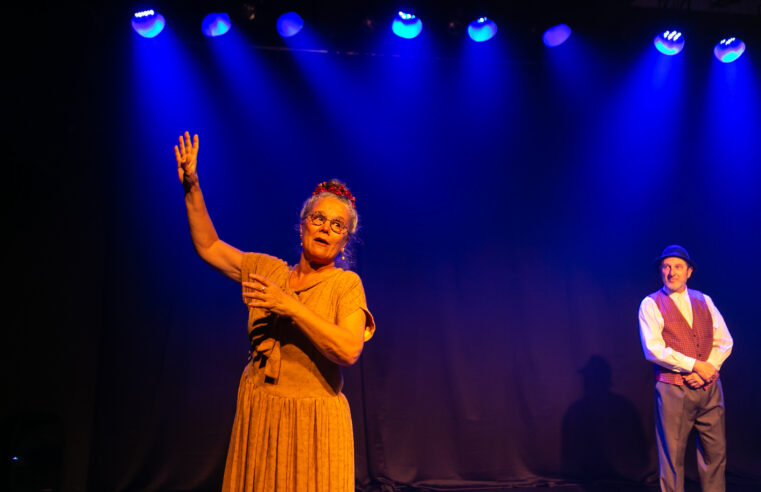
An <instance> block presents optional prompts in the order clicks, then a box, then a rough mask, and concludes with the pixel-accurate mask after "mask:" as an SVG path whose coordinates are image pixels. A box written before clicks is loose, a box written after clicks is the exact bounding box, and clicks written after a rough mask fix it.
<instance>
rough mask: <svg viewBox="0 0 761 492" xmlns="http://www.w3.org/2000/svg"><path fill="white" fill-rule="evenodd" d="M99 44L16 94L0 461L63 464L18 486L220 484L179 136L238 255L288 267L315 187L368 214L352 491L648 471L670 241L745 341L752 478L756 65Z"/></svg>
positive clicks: (219, 298) (202, 277) (569, 51)
mask: <svg viewBox="0 0 761 492" xmlns="http://www.w3.org/2000/svg"><path fill="white" fill-rule="evenodd" d="M50 15H51V17H52V14H50ZM114 17H115V14H114ZM107 19H110V18H108V17H107ZM104 22H105V21H104ZM109 22H110V20H109ZM51 24H52V20H51ZM104 31H105V30H104V29H101V30H100V31H96V32H95V33H94V34H93V33H90V34H85V35H81V36H80V37H73V38H72V37H69V38H68V39H69V42H68V45H65V46H69V47H70V48H71V49H72V50H74V52H75V53H77V52H78V53H83V55H84V56H82V57H75V56H73V55H72V54H71V52H70V51H68V50H66V49H64V48H60V52H58V51H55V50H53V52H52V53H50V52H49V51H48V50H49V44H47V43H43V42H38V43H37V44H33V45H32V46H33V51H34V53H38V54H44V55H45V56H46V57H47V59H49V60H50V63H51V64H52V66H53V67H55V69H56V73H59V74H61V78H60V79H59V80H58V81H53V80H45V79H41V78H39V77H33V76H32V75H29V76H28V79H27V78H24V76H23V75H22V76H20V79H19V87H18V89H19V91H20V92H21V93H22V94H25V96H24V97H22V99H21V101H20V102H19V103H18V104H17V105H15V106H14V108H16V109H18V115H19V121H20V122H21V123H22V124H20V125H19V128H17V129H16V130H15V132H16V133H14V134H13V135H14V136H15V137H17V138H16V139H17V142H18V143H19V144H20V145H18V146H16V147H14V149H16V152H14V154H13V155H14V156H15V157H16V161H17V162H19V163H21V164H25V165H26V167H25V168H23V169H22V168H19V169H16V170H14V171H13V173H12V177H13V178H12V179H13V186H12V187H11V188H12V189H11V195H10V197H11V204H12V205H15V207H14V208H13V213H12V214H11V218H12V224H13V226H14V227H15V228H17V230H18V231H19V233H18V234H17V235H16V237H18V238H20V242H19V243H16V244H14V246H13V251H14V253H13V254H10V255H9V256H8V257H7V258H6V259H5V261H6V262H7V265H8V269H9V270H10V271H11V273H12V274H13V276H14V277H13V278H18V279H19V280H17V281H16V284H15V285H17V286H18V287H17V289H16V290H15V294H14V296H15V297H13V298H12V304H13V307H14V309H13V310H12V316H13V318H12V322H13V326H14V327H16V328H17V329H15V330H13V331H12V333H11V334H10V340H9V342H10V343H9V344H5V347H6V348H5V349H4V351H5V352H6V355H7V357H6V358H5V361H6V364H7V367H6V369H7V370H6V371H5V372H6V374H7V375H10V376H11V377H9V385H8V386H7V387H8V388H9V389H10V391H11V393H10V395H11V398H9V399H8V400H7V401H8V402H9V403H7V404H6V406H5V407H4V413H3V418H4V426H5V427H4V429H5V430H6V435H8V436H10V437H9V439H8V443H9V449H11V448H13V446H16V447H15V448H13V449H16V450H18V449H21V448H19V444H18V443H28V444H27V447H28V448H34V447H35V446H37V448H44V449H48V450H53V451H51V452H50V453H48V457H47V458H44V459H43V458H40V459H39V460H38V461H36V462H35V461H34V460H32V462H31V463H32V464H31V465H30V466H43V465H35V463H43V462H44V463H48V465H46V466H48V468H49V469H54V468H56V467H58V468H60V469H63V470H64V472H63V474H62V475H56V476H58V477H59V478H51V479H50V480H52V481H53V482H54V483H59V484H64V488H65V487H66V486H69V487H70V488H72V489H76V488H77V487H84V485H83V484H85V483H89V487H90V489H91V490H214V489H216V488H218V487H219V484H220V482H221V473H222V468H223V465H224V456H225V451H226V445H227V442H228V439H229V431H230V427H231V423H232V418H233V411H234V403H235V401H234V400H235V393H236V386H237V382H238V378H239V376H240V371H241V370H242V368H243V365H244V363H245V360H246V356H247V339H246V334H245V324H244V323H245V310H244V309H243V305H242V304H241V301H240V293H239V288H238V286H236V285H235V284H233V283H231V282H229V281H227V280H225V279H224V278H222V277H221V276H219V275H218V274H216V273H215V272H213V271H211V270H210V269H209V268H208V267H206V266H205V265H204V264H202V262H201V260H200V259H198V258H197V257H196V256H195V254H194V252H193V249H192V245H191V243H190V240H189V237H188V233H187V225H186V223H185V218H184V208H183V201H182V189H181V186H180V185H179V183H178V182H177V178H176V173H175V168H174V162H173V155H172V150H171V147H172V145H173V144H174V142H175V140H176V136H177V135H178V134H179V133H180V132H181V131H184V130H186V129H188V130H191V131H194V132H198V133H199V134H200V137H201V155H200V160H199V166H200V167H199V175H200V178H201V183H202V187H203V190H204V194H205V197H206V200H207V204H208V206H209V208H210V210H211V213H212V218H213V219H214V221H215V225H216V227H217V230H218V231H219V233H220V236H221V237H222V238H223V239H225V240H226V241H228V242H230V243H231V244H233V245H235V246H237V247H239V248H241V249H245V250H253V251H262V252H267V253H270V254H273V255H276V256H280V257H282V258H284V259H286V260H288V261H289V262H294V261H296V260H297V258H298V248H297V245H298V240H297V239H298V237H297V234H296V231H295V227H296V221H297V214H298V210H299V207H300V204H301V202H302V201H303V200H304V199H305V198H306V197H307V196H308V194H309V193H310V192H311V189H312V188H313V187H314V185H315V184H316V183H318V182H319V181H321V180H323V179H326V178H331V177H338V178H341V179H343V180H345V181H347V182H348V184H349V185H350V186H351V187H352V189H353V191H354V192H355V195H356V196H357V200H358V202H357V203H358V210H359V213H360V216H361V231H360V238H361V243H360V244H359V246H358V248H357V262H356V265H355V270H356V271H357V272H358V273H359V274H360V276H361V277H362V279H363V282H364V286H365V290H366V293H367V298H368V303H369V307H370V309H371V310H372V311H373V313H374V314H375V316H376V320H377V324H378V330H377V334H376V336H375V338H374V339H372V340H371V341H370V342H369V343H368V344H367V345H366V347H365V350H364V353H363V355H362V358H361V360H360V362H359V363H357V364H356V365H355V366H353V367H351V368H349V369H348V370H347V371H346V373H345V378H346V386H345V393H346V394H347V397H348V398H349V401H350V404H351V408H352V417H353V422H354V427H355V447H356V458H357V460H356V461H357V480H358V484H359V486H360V487H362V488H367V489H371V488H373V487H375V486H377V485H378V484H388V485H391V486H400V485H404V484H408V485H417V486H421V487H422V486H428V487H442V488H446V487H453V488H454V487H471V488H472V487H477V486H499V485H502V486H517V485H526V486H534V485H542V484H559V483H574V482H580V483H592V482H603V483H618V484H621V483H631V484H638V483H647V482H648V481H651V480H652V479H653V477H654V475H655V473H656V463H655V445H654V435H653V412H652V373H651V368H650V366H649V365H648V363H646V362H645V361H644V359H643V356H642V352H641V348H640V341H639V337H638V332H637V322H636V312H637V308H638V305H639V302H640V300H641V299H642V298H643V297H644V296H645V295H647V294H648V293H650V292H652V291H654V290H656V289H657V288H658V287H659V285H660V284H659V280H658V277H657V275H656V274H655V272H654V270H653V268H652V265H651V261H652V258H654V257H655V256H657V255H658V254H659V252H660V250H661V249H662V248H663V247H664V246H665V245H666V244H670V243H674V242H678V243H680V244H683V245H684V246H685V247H687V249H688V250H689V251H690V253H691V254H692V255H693V257H694V258H695V261H696V263H697V265H698V268H697V270H696V273H695V275H694V277H693V280H692V281H691V282H690V284H691V286H692V287H694V288H697V289H700V290H704V291H705V292H707V293H708V294H710V295H711V296H712V297H713V299H714V300H715V302H716V304H717V306H718V307H719V309H720V310H721V311H722V313H723V314H724V317H725V318H726V320H727V324H728V326H729V328H730V331H731V332H732V334H733V336H734V339H735V349H734V351H733V353H732V356H731V357H730V358H729V360H728V361H727V363H726V365H725V368H724V369H723V370H722V380H723V384H724V389H725V395H726V403H727V431H728V445H729V465H728V471H729V477H730V481H731V482H732V483H750V484H756V485H758V484H760V483H761V475H759V473H758V469H759V464H761V446H759V443H760V442H761V424H759V422H758V419H757V415H758V414H759V412H760V411H761V391H759V390H760V389H761V388H759V383H758V381H757V379H756V378H755V377H754V375H755V373H757V372H758V369H759V364H758V359H757V357H756V353H755V352H756V351H757V349H758V348H759V347H761V343H760V342H761V340H759V337H760V336H759V331H758V330H757V329H756V327H757V324H758V319H759V318H760V317H761V312H760V310H761V307H759V302H758V299H759V290H758V287H757V285H756V279H757V278H758V277H759V274H761V271H760V270H761V262H759V259H758V254H757V251H761V235H760V234H759V228H758V224H759V223H760V219H761V202H759V199H758V196H757V192H758V189H759V185H761V179H760V177H761V171H760V170H759V155H761V152H760V151H761V143H760V142H761V140H759V139H758V137H757V135H758V134H759V127H760V126H759V123H760V121H759V120H760V119H761V99H760V98H759V87H760V86H759V84H758V80H759V78H758V73H757V67H758V66H759V63H760V62H761V60H759V57H758V54H757V53H754V52H753V51H752V50H748V52H747V53H746V56H745V57H744V58H743V59H741V60H740V62H738V63H737V64H736V65H733V66H724V65H720V64H718V62H716V61H715V60H714V59H712V57H711V56H710V46H709V49H708V52H709V55H705V53H702V52H700V51H699V50H698V49H694V50H692V51H687V52H685V53H684V56H683V57H682V58H679V59H674V60H668V63H667V64H666V62H664V60H663V59H662V58H659V56H658V55H657V54H656V53H654V52H651V51H653V50H652V48H651V47H650V46H649V44H648V43H650V38H648V36H649V35H642V36H640V37H639V38H634V39H641V40H642V42H636V43H635V42H634V41H632V40H631V39H629V40H628V41H626V42H621V41H620V40H619V41H617V44H615V46H613V47H612V48H611V47H607V48H606V47H601V45H603V44H604V40H601V39H600V38H595V37H594V36H591V35H586V36H585V35H584V33H575V34H574V37H573V38H572V42H571V43H570V44H569V45H568V46H566V47H561V48H560V49H561V50H564V51H557V52H546V53H545V52H542V51H538V52H533V53H531V54H530V55H525V54H522V53H520V52H518V51H517V48H514V47H511V46H509V43H506V42H505V43H503V44H502V45H498V47H497V48H495V47H491V48H489V47H486V48H484V49H483V50H480V51H478V52H473V51H471V50H468V49H464V50H462V52H458V53H457V54H456V55H451V56H434V55H432V54H430V53H428V54H426V53H425V52H423V53H416V54H414V56H413V55H410V56H404V54H402V56H400V57H390V56H385V57H384V56H361V55H360V56H350V55H340V54H334V53H312V52H285V51H267V50H259V49H254V48H253V47H252V45H251V44H247V43H246V42H245V39H244V37H243V36H240V35H237V37H236V35H234V33H231V34H232V35H231V36H228V37H224V38H219V39H215V40H202V41H199V40H197V39H196V40H192V41H189V40H188V39H186V38H183V37H182V36H180V35H179V34H178V33H177V32H174V33H173V32H172V31H169V32H167V33H166V34H165V35H164V34H162V36H160V37H158V38H156V39H155V40H153V41H154V43H153V44H148V43H147V42H146V41H147V40H143V39H140V38H137V37H135V36H134V35H133V33H132V32H126V31H123V32H120V33H117V34H106V33H105V32H104ZM643 32H649V31H648V30H647V29H643ZM61 35H62V36H64V37H67V36H70V34H69V33H68V32H65V33H61ZM101 37H102V38H104V39H107V40H108V42H107V43H105V44H100V43H99V40H100V39H101ZM504 38H506V39H510V35H509V34H506V33H504ZM212 41H213V42H212ZM429 41H430V42H431V43H433V41H432V40H430V39H429ZM696 44H697V43H696ZM395 49H396V48H395ZM431 49H433V48H431ZM75 50H79V51H75ZM57 55H60V57H59V56H57ZM19 64H20V65H21V66H25V67H27V68H28V69H29V73H31V74H36V73H40V71H39V69H37V68H34V67H35V66H36V65H35V64H34V63H33V62H31V61H29V60H28V59H27V58H25V57H19ZM32 80H34V81H35V83H34V84H31V85H30V84H29V82H30V81H32ZM22 89H23V90H22ZM56 120H59V121H60V122H64V127H63V128H60V127H59V125H54V124H53V123H55V122H56ZM20 127H23V128H20ZM51 128H53V129H52V130H51ZM40 135H42V136H43V137H45V138H41V137H40ZM51 178H52V179H51ZM51 215H52V217H51ZM17 257H20V258H23V259H24V261H21V262H16V261H14V258H17ZM59 277H62V278H63V279H64V280H65V281H63V280H62V279H61V278H59ZM21 279H23V280H21ZM48 289H52V291H50V290H48ZM46 291H47V292H51V293H45V292H46ZM45 429H47V430H45ZM35 433H36V434H35ZM40 435H43V436H44V438H43V437H39V436H40ZM30 436H31V437H30ZM34 436H38V437H34ZM22 447H23V446H22ZM56 449H59V450H62V451H60V452H58V451H55V450H56ZM38 454H39V453H38ZM42 454H44V453H42ZM46 460H47V461H46ZM51 463H52V464H51ZM7 470H8V473H9V475H8V476H9V477H10V478H9V480H10V479H13V480H17V482H13V483H21V482H19V481H22V480H26V479H25V478H24V475H23V473H24V471H23V470H21V469H20V468H19V466H18V465H14V464H11V465H8V466H7ZM20 470H21V471H20ZM51 473H52V472H51ZM690 473H691V474H692V476H693V477H694V470H691V471H690ZM53 475H55V474H54V473H53ZM13 477H15V478H13ZM19 477H20V478H19ZM56 481H57V482H56Z"/></svg>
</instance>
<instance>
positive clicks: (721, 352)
mask: <svg viewBox="0 0 761 492" xmlns="http://www.w3.org/2000/svg"><path fill="white" fill-rule="evenodd" d="M703 297H705V300H706V304H707V305H708V310H709V311H710V312H711V318H712V319H713V347H712V348H711V353H710V354H709V355H708V361H707V362H708V363H710V364H711V365H712V366H713V367H715V368H716V369H721V365H722V364H724V361H725V360H727V357H729V354H730V353H732V345H733V341H732V335H730V334H729V329H728V328H727V323H726V322H724V317H723V316H722V315H721V313H720V312H719V310H718V309H716V305H715V304H714V303H713V300H712V299H711V298H710V297H708V296H707V295H705V294H703Z"/></svg>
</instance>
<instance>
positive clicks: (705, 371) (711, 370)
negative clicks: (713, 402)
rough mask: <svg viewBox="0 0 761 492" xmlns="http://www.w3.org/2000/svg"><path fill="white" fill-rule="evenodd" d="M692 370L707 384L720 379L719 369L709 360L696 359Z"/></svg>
mask: <svg viewBox="0 0 761 492" xmlns="http://www.w3.org/2000/svg"><path fill="white" fill-rule="evenodd" d="M692 370H693V371H694V372H696V373H697V374H698V376H700V377H701V378H703V381H704V382H705V384H710V383H713V382H714V381H716V380H717V379H719V371H717V370H716V368H715V367H713V366H712V365H711V364H709V363H708V362H703V361H702V360H696V361H695V365H694V366H693V367H692Z"/></svg>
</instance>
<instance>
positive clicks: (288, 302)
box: [243, 273, 299, 316]
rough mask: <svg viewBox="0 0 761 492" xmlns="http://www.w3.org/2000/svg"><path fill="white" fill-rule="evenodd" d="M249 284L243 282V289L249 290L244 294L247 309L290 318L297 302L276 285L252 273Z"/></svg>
mask: <svg viewBox="0 0 761 492" xmlns="http://www.w3.org/2000/svg"><path fill="white" fill-rule="evenodd" d="M249 278H250V280H251V281H250V282H243V286H244V287H248V288H250V289H251V291H250V292H244V293H243V297H245V298H246V304H247V305H248V306H249V307H254V308H262V309H266V310H268V311H272V312H273V313H275V314H280V315H284V316H290V315H291V313H292V312H293V307H294V303H298V302H299V301H298V300H296V299H294V298H293V297H291V296H290V295H288V294H286V293H285V292H283V289H281V288H280V287H279V286H278V285H277V284H275V283H272V282H270V281H269V280H268V279H267V278H265V277H262V276H261V275H256V274H254V273H251V274H249Z"/></svg>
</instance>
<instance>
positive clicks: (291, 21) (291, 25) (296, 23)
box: [277, 12, 304, 38]
mask: <svg viewBox="0 0 761 492" xmlns="http://www.w3.org/2000/svg"><path fill="white" fill-rule="evenodd" d="M303 28H304V20H303V19H302V18H301V16H300V15H299V14H297V13H296V12H286V13H285V14H283V15H281V16H280V17H278V18H277V32H278V34H280V35H281V36H282V37H284V38H290V37H293V36H295V35H297V34H298V33H299V32H300V31H301V29H303Z"/></svg>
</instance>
